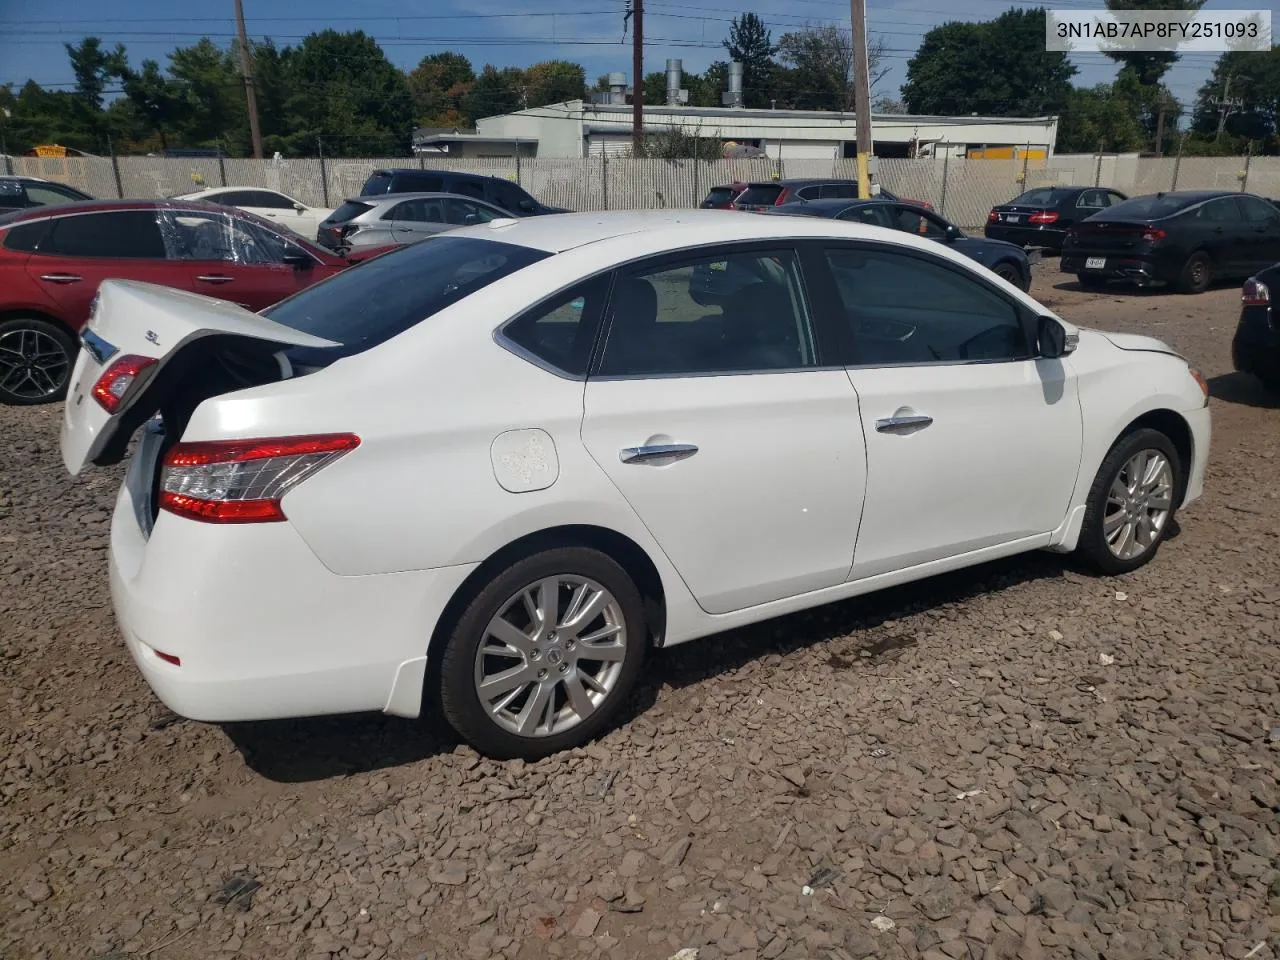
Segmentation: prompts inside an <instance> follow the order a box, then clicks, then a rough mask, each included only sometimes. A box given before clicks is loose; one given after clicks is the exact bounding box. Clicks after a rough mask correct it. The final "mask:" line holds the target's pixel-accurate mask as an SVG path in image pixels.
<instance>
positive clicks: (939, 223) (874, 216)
mask: <svg viewBox="0 0 1280 960" xmlns="http://www.w3.org/2000/svg"><path fill="white" fill-rule="evenodd" d="M763 213H764V215H765V216H778V215H782V216H801V217H827V218H829V219H832V220H849V221H851V222H853V223H863V224H868V225H871V226H877V227H889V228H890V229H893V230H903V231H905V232H907V233H915V234H918V235H919V236H922V237H927V238H929V239H931V240H937V241H938V242H939V243H945V244H948V245H949V246H951V247H954V248H955V251H956V252H957V253H962V254H964V255H965V256H966V257H968V258H969V259H970V260H976V261H977V262H978V263H980V264H982V265H983V266H984V267H986V268H987V269H989V270H990V271H991V272H992V273H994V274H995V275H996V276H998V277H1001V278H1003V279H1005V280H1007V281H1009V282H1010V283H1011V284H1013V285H1014V286H1015V287H1017V288H1018V289H1020V290H1026V289H1028V288H1029V287H1030V286H1031V261H1030V260H1029V259H1028V258H1027V253H1026V251H1025V250H1023V249H1022V248H1021V247H1020V246H1018V245H1017V244H1013V243H1005V242H1004V241H1003V240H987V239H979V238H978V237H970V236H966V235H965V233H964V231H963V230H961V229H960V228H959V227H957V226H956V225H955V224H954V223H949V222H947V221H946V220H944V219H943V218H942V217H940V216H938V214H936V213H934V212H933V211H932V210H926V209H925V208H924V207H921V206H919V205H918V204H914V203H912V202H911V201H909V200H897V199H893V200H884V199H868V200H810V201H807V202H800V203H784V204H782V205H781V206H779V207H774V208H772V209H770V210H766V211H764V212H763Z"/></svg>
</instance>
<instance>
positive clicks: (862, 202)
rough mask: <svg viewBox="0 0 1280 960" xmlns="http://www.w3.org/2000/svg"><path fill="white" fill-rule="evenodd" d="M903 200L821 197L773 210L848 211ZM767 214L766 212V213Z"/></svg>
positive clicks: (792, 201) (799, 201)
mask: <svg viewBox="0 0 1280 960" xmlns="http://www.w3.org/2000/svg"><path fill="white" fill-rule="evenodd" d="M905 202H906V201H903V200H890V199H889V198H888V197H866V198H860V197H821V198H819V199H817V200H791V201H789V202H787V203H784V204H782V205H781V206H777V207H774V208H773V210H776V211H779V212H782V211H785V210H786V209H787V208H788V207H791V208H792V209H795V208H797V207H803V208H805V209H806V210H834V211H836V212H839V211H841V210H848V209H849V208H850V207H875V206H889V205H890V204H894V205H897V204H899V203H905ZM766 212H767V211H766Z"/></svg>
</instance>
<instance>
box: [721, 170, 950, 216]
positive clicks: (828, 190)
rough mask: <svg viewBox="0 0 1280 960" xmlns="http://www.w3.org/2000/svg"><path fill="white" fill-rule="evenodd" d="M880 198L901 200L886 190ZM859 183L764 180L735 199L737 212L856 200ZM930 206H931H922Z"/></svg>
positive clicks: (747, 187)
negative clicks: (800, 203)
mask: <svg viewBox="0 0 1280 960" xmlns="http://www.w3.org/2000/svg"><path fill="white" fill-rule="evenodd" d="M879 196H880V197H882V198H883V199H885V200H898V199H901V198H899V197H898V196H897V195H896V194H892V193H890V192H889V191H888V190H886V189H884V187H881V188H880V193H879ZM857 199H858V181H857V180H841V179H833V178H827V179H821V180H820V179H812V178H811V179H808V180H764V181H759V182H752V183H748V184H747V185H746V189H745V190H743V191H742V192H741V193H739V194H738V195H737V197H735V198H734V201H733V208H734V209H735V210H752V211H756V212H759V211H763V210H768V209H769V208H770V207H780V206H782V205H783V204H784V203H795V202H796V201H798V200H857ZM922 206H926V207H927V206H929V204H922Z"/></svg>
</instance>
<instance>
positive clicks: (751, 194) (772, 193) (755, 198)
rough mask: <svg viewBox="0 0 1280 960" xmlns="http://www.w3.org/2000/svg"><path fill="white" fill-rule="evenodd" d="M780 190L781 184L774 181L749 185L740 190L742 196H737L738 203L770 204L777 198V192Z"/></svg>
mask: <svg viewBox="0 0 1280 960" xmlns="http://www.w3.org/2000/svg"><path fill="white" fill-rule="evenodd" d="M781 192H782V186H781V185H780V184H776V183H767V184H761V185H760V186H750V187H747V189H745V190H743V191H742V196H740V197H738V203H750V204H765V205H768V204H772V203H773V201H775V200H777V199H778V194H780V193H781Z"/></svg>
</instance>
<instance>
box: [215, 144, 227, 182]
mask: <svg viewBox="0 0 1280 960" xmlns="http://www.w3.org/2000/svg"><path fill="white" fill-rule="evenodd" d="M217 143H218V177H219V178H220V179H221V180H222V182H221V183H220V184H218V186H220V187H225V186H226V185H227V165H226V164H225V163H224V162H223V160H222V138H221V137H219V138H218V141H217Z"/></svg>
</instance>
